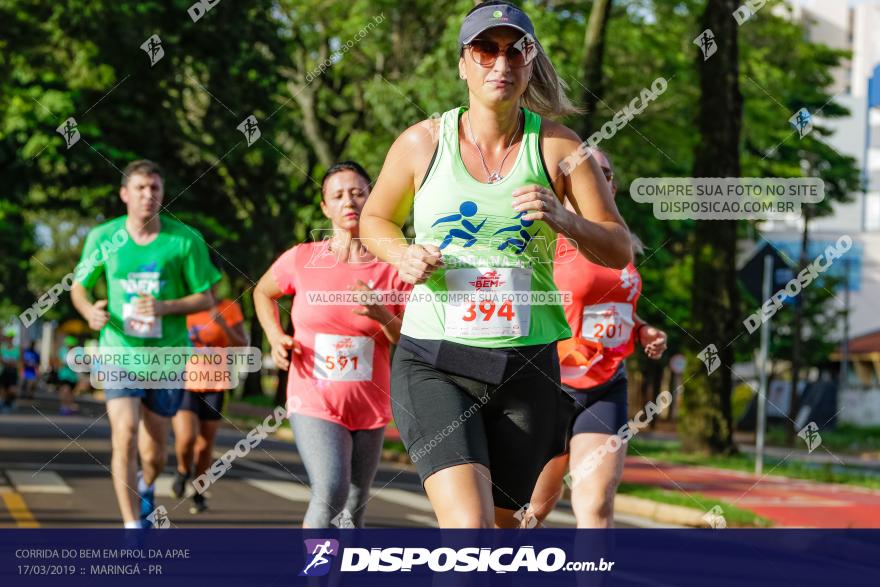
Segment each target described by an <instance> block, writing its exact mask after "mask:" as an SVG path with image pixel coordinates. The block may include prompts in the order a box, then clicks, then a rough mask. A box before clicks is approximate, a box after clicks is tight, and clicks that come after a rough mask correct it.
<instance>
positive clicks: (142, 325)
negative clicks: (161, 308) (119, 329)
mask: <svg viewBox="0 0 880 587" xmlns="http://www.w3.org/2000/svg"><path fill="white" fill-rule="evenodd" d="M122 321H123V324H124V325H125V334H126V335H128V336H134V337H137V338H162V318H161V317H160V316H142V315H140V314H138V313H137V312H135V310H134V301H132V302H126V303H123V304H122Z"/></svg>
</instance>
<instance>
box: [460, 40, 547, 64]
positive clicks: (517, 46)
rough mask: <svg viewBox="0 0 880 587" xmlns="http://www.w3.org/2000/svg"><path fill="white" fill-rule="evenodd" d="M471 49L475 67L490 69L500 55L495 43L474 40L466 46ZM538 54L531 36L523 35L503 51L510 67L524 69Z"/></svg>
mask: <svg viewBox="0 0 880 587" xmlns="http://www.w3.org/2000/svg"><path fill="white" fill-rule="evenodd" d="M467 46H468V47H470V49H471V57H472V58H473V60H474V62H475V63H476V64H477V65H480V66H482V67H492V66H493V65H495V61H497V59H498V56H499V55H500V54H501V47H500V46H499V45H498V43H496V42H495V41H489V40H487V39H474V40H473V41H471V42H470V43H468V45H467ZM537 54H538V44H537V43H536V42H535V40H534V39H533V38H532V36H531V35H528V34H527V35H523V36H522V38H520V40H519V41H517V42H516V43H511V44H510V45H508V46H507V48H506V49H505V50H504V56H505V57H506V58H507V63H508V64H510V66H511V67H525V66H526V65H528V64H529V63H531V62H532V60H533V59H534V58H535V56H536V55H537Z"/></svg>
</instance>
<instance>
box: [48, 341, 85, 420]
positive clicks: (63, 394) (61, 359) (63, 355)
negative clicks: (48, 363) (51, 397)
mask: <svg viewBox="0 0 880 587" xmlns="http://www.w3.org/2000/svg"><path fill="white" fill-rule="evenodd" d="M78 346H79V344H78V341H77V339H76V337H75V336H71V335H68V336H65V337H64V339H63V340H62V341H61V344H59V345H58V351H56V353H55V356H54V357H53V358H52V367H53V369H52V381H51V382H52V383H53V384H54V385H55V389H56V390H57V392H58V400H59V402H60V406H59V408H58V413H59V414H60V415H62V416H70V415H72V414H75V413H76V412H77V410H78V409H79V408H78V407H77V405H76V401H75V399H74V395H73V390H74V388H75V387H76V384H77V381H78V379H79V375H78V374H77V373H76V372H75V371H74V370H73V369H71V368H70V367H69V366H68V364H67V354H68V352H69V351H70V350H71V349H75V348H76V347H78Z"/></svg>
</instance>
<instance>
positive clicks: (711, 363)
mask: <svg viewBox="0 0 880 587" xmlns="http://www.w3.org/2000/svg"><path fill="white" fill-rule="evenodd" d="M697 358H698V359H700V360H701V361H703V363H704V364H705V365H706V371H708V374H709V375H711V374H712V373H714V372H715V369H717V368H718V367H719V366H720V365H721V357H719V356H718V347H716V346H715V345H714V344H710V345H708V346H706V348H704V349H703V350H701V351H700V352H699V354H698V355H697Z"/></svg>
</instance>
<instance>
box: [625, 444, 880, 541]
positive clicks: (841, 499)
mask: <svg viewBox="0 0 880 587" xmlns="http://www.w3.org/2000/svg"><path fill="white" fill-rule="evenodd" d="M623 482H624V483H637V484H641V485H651V486H654V487H658V488H661V489H667V490H670V491H678V492H682V493H684V494H685V495H686V494H687V493H688V492H693V493H701V494H703V495H706V496H708V497H713V498H716V499H720V500H723V501H726V502H727V503H730V504H731V505H735V506H736V507H738V508H741V509H747V510H751V511H753V512H755V513H756V514H758V515H761V516H764V517H765V518H767V519H769V520H771V521H772V522H773V524H774V526H776V527H803V528H880V491H872V490H870V489H863V488H860V487H853V486H849V485H839V484H829V483H818V482H814V481H803V480H799V479H790V478H787V477H779V476H776V475H766V474H765V475H762V476H760V477H758V476H757V475H754V474H752V473H742V472H738V471H729V470H724V469H714V468H710V467H697V466H692V465H673V464H670V463H665V462H662V461H656V460H653V459H647V458H645V457H638V456H630V457H627V459H626V466H625V467H624V470H623ZM694 507H698V505H697V503H694Z"/></svg>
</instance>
